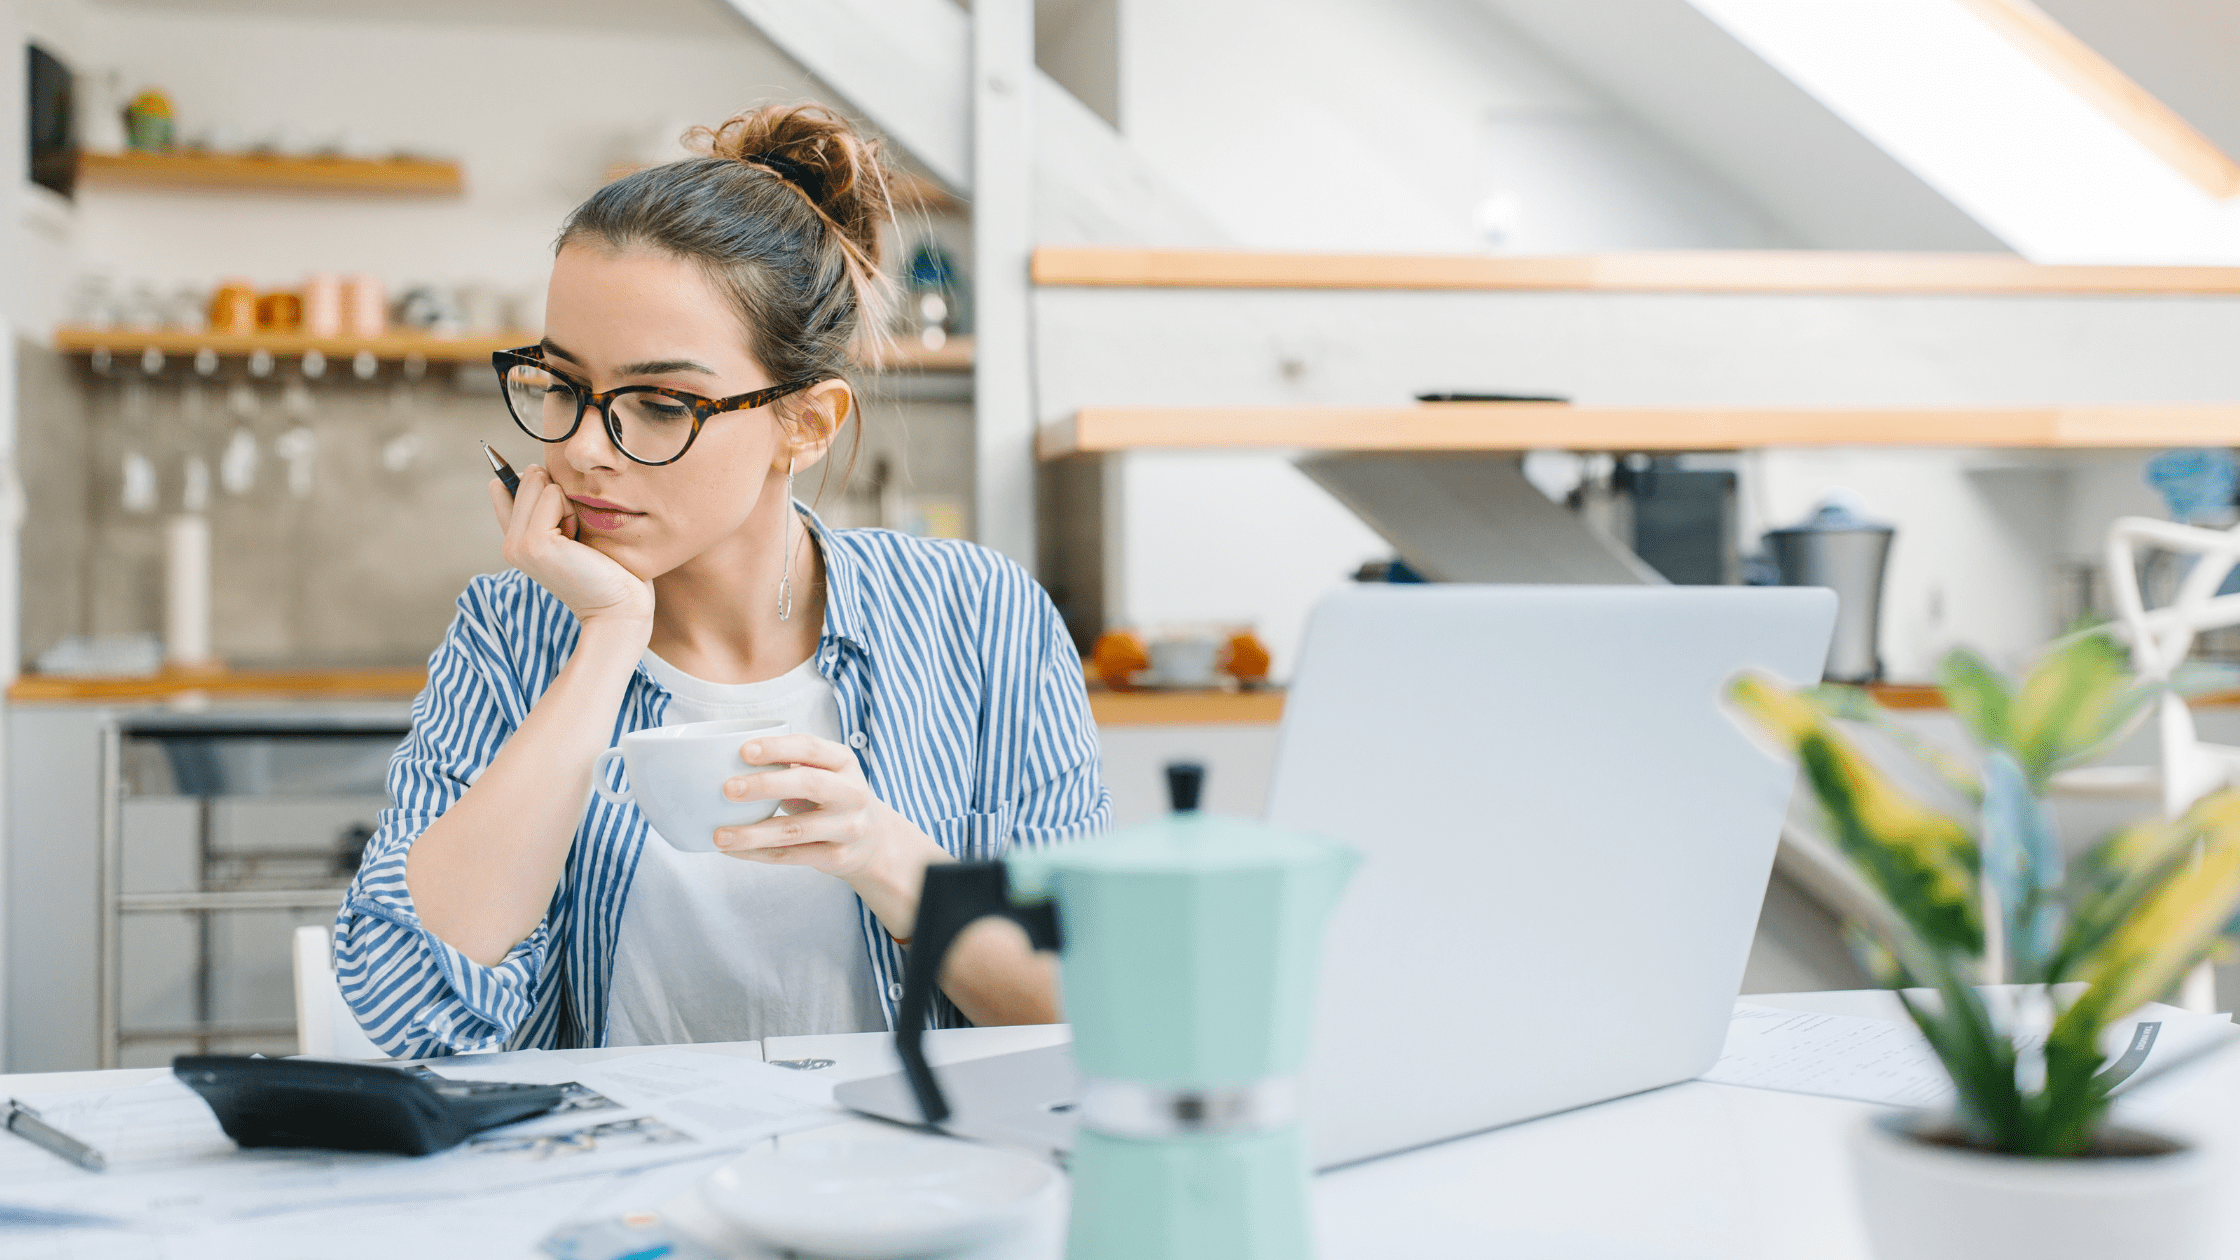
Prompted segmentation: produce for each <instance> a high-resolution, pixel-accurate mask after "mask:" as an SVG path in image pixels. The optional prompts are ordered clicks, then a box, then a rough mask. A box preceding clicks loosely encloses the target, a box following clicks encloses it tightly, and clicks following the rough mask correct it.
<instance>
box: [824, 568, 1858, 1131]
mask: <svg viewBox="0 0 2240 1260" xmlns="http://www.w3.org/2000/svg"><path fill="white" fill-rule="evenodd" d="M1835 610H1836V601H1835V596H1834V594H1833V593H1832V592H1829V591H1825V590H1817V589H1799V588H1744V587H1669V586H1668V587H1579V586H1442V585H1431V586H1388V587H1374V586H1369V587H1361V588H1357V589H1349V590H1346V591H1342V592H1339V593H1337V594H1333V595H1331V596H1330V597H1329V598H1327V599H1325V600H1324V601H1323V602H1322V603H1321V604H1320V605H1319V606H1317V608H1316V609H1315V612H1314V616H1313V618H1312V620H1311V621H1310V622H1309V623H1308V626H1307V635H1306V644H1305V647H1304V649H1303V651H1302V653H1301V656H1300V660H1299V664H1298V668H1297V669H1296V670H1295V671H1294V674H1295V680H1294V683H1293V685H1292V688H1291V692H1290V696H1289V698H1288V700H1287V702H1286V704H1285V707H1284V715H1283V726H1282V730H1281V734H1280V737H1279V745H1278V749H1277V754H1276V767H1275V779H1274V783H1273V785H1272V787H1271V790H1270V793H1269V801H1268V818H1269V821H1271V822H1275V823H1279V824H1283V825H1285V826H1290V827H1296V828H1299V829H1302V830H1310V831H1316V832H1320V833H1322V834H1325V835H1330V836H1335V837H1337V838H1339V839H1342V840H1345V841H1347V842H1348V843H1350V844H1352V845H1354V846H1355V847H1356V848H1358V849H1359V850H1360V851H1361V854H1362V856H1363V858H1364V859H1365V860H1364V861H1363V863H1362V865H1361V868H1360V869H1359V871H1358V872H1357V873H1356V874H1355V876H1354V880H1353V884H1352V886H1351V887H1350V888H1349V889H1348V891H1347V893H1346V896H1345V900H1344V902H1343V904H1341V906H1340V907H1339V909H1338V912H1337V915H1336V916H1335V918H1334V919H1333V921H1332V923H1331V925H1330V931H1329V935H1328V938H1327V940H1328V947H1327V953H1326V955H1325V959H1324V966H1323V974H1322V991H1321V997H1320V1004H1319V1018H1318V1021H1317V1028H1316V1032H1315V1043H1314V1048H1313V1052H1312V1054H1311V1056H1310V1060H1309V1065H1308V1069H1307V1081H1306V1100H1307V1101H1306V1107H1307V1116H1308V1131H1309V1137H1310V1141H1311V1144H1312V1149H1313V1153H1314V1162H1315V1165H1316V1166H1317V1167H1318V1168H1328V1167H1332V1166H1335V1165H1338V1164H1345V1163H1351V1162H1354V1161H1356V1160H1362V1159H1368V1158H1371V1157H1374V1156H1378V1155H1384V1154H1388V1153H1390V1152H1393V1151H1398V1150H1404V1149H1407V1148H1409V1147H1413V1146H1421V1145H1425V1144H1427V1143H1431V1142H1437V1141H1442V1140H1445V1139H1447V1138H1453V1137H1459V1136H1461V1135H1464V1134H1468V1133H1475V1132H1479V1131H1481V1130H1484V1129H1490V1128H1494V1127H1496V1126H1499V1125H1503V1124H1509V1123H1513V1122H1515V1121H1519V1120H1526V1119H1530V1118H1532V1117H1535V1116H1543V1115H1547V1114H1550V1113H1552V1112H1557V1111H1563V1110H1567V1109H1569V1108H1572V1107H1579V1106H1584V1105H1586V1104H1588V1103H1594V1102H1600V1101H1602V1100H1604V1099H1609V1098H1615V1097H1618V1096H1620V1095H1623V1094H1630V1093H1636V1092H1639V1091H1642V1090H1647V1089H1654V1088H1657V1087H1659V1086H1663V1085H1669V1084H1672V1083H1674V1082H1677V1081H1684V1080H1689V1079H1691V1078H1693V1077H1695V1076H1697V1075H1699V1074H1701V1073H1702V1072H1703V1071H1704V1070H1705V1069H1706V1068H1708V1067H1709V1066H1710V1065H1711V1063H1712V1061H1713V1060H1714V1059H1715V1058H1717V1057H1718V1054H1719V1048H1720V1045H1721V1043H1722V1040H1723V1038H1724V1036H1725V1032H1726V1026H1727V1019H1728V1015H1729V1012H1730V1010H1731V1008H1732V1004H1733V1000H1734V997H1735V993H1736V991H1737V989H1738V988H1739V987H1740V985H1741V982H1742V969H1743V964H1744V962H1745V961H1746V959H1747V958H1748V956H1749V952H1750V943H1751V939H1752V935H1753V931H1754V929H1755V927H1756V924H1757V919H1758V907H1759V903H1760V902H1761V901H1762V900H1763V898H1764V895H1765V887H1766V879H1767V876H1768V874H1769V873H1770V871H1771V869H1772V865H1773V854H1774V848H1775V845H1776V843H1777V842H1778V838H1779V834H1780V828H1781V819H1782V815H1783V812H1784V811H1785V809H1786V807H1787V804H1788V799H1789V791H1790V786H1791V781H1792V778H1793V775H1792V772H1791V770H1790V768H1789V767H1788V766H1787V765H1786V764H1784V763H1782V762H1781V761H1779V760H1777V759H1775V758H1774V757H1772V756H1770V755H1768V754H1767V753H1765V752H1764V751H1762V750H1761V749H1759V748H1758V747H1757V746H1755V745H1754V744H1752V743H1751V742H1750V740H1749V739H1748V738H1746V737H1745V736H1744V734H1743V732H1742V731H1741V729H1739V728H1738V727H1737V726H1736V725H1735V724H1734V723H1733V721H1732V720H1731V719H1730V718H1729V717H1728V716H1727V715H1726V713H1725V712H1724V711H1723V710H1722V708H1721V707H1720V704H1719V693H1720V690H1721V688H1722V687H1723V686H1724V684H1725V683H1726V681H1727V680H1728V679H1729V678H1731V677H1732V676H1733V675H1734V674H1735V673H1736V671H1738V670H1742V669H1745V668H1757V669H1764V670H1769V671H1771V672H1773V673H1774V674H1777V675H1780V676H1781V677H1784V678H1788V679H1792V680H1809V679H1813V678H1817V677H1818V676H1819V673H1820V667H1821V663H1822V661H1823V660H1824V659H1825V658H1826V655H1827V650H1828V637H1829V634H1830V632H1831V630H1832V628H1833V626H1834V621H1835ZM939 1071H940V1075H941V1080H942V1086H943V1090H944V1092H945V1093H946V1094H947V1096H948V1098H949V1101H950V1104H951V1106H952V1108H953V1109H954V1112H955V1114H954V1115H953V1116H952V1117H951V1119H950V1121H949V1122H948V1124H947V1125H946V1126H945V1127H946V1128H948V1129H949V1130H950V1131H951V1132H954V1133H957V1134H959V1135H960V1136H966V1137H976V1138H982V1139H985V1140H990V1141H996V1142H1001V1143H1004V1144H1006V1145H1012V1146H1019V1147H1024V1148H1028V1149H1036V1150H1042V1151H1046V1152H1050V1153H1054V1154H1058V1155H1060V1156H1062V1155H1063V1153H1064V1152H1065V1151H1066V1150H1067V1149H1069V1148H1070V1145H1071V1142H1072V1131H1071V1119H1070V1116H1071V1108H1070V1105H1069V1104H1070V1102H1071V1098H1072V1089H1073V1082H1074V1076H1073V1069H1072V1062H1071V1057H1070V1054H1069V1053H1068V1050H1067V1048H1066V1047H1062V1046H1061V1047H1056V1048H1052V1049H1046V1050H1034V1051H1027V1052H1024V1053H1021V1054H1015V1055H1004V1056H1000V1057H998V1058H991V1059H982V1060H977V1061H974V1062H969V1063H960V1064H956V1065H954V1066H950V1067H945V1068H941V1069H939ZM838 1095H839V1099H840V1101H841V1103H842V1104H844V1105H846V1106H850V1107H854V1108H856V1109H858V1110H860V1111H864V1112H867V1113H870V1114H873V1115H880V1116H886V1117H890V1118H893V1119H898V1120H904V1121H910V1122H916V1121H917V1120H918V1119H919V1118H920V1117H919V1115H918V1111H917V1107H916V1104H915V1103H914V1102H913V1101H912V1099H911V1094H910V1091H909V1088H908V1086H907V1084H906V1083H905V1082H904V1081H903V1079H902V1078H901V1076H900V1075H899V1074H898V1075H895V1076H887V1077H877V1078H873V1079H869V1080H862V1081H855V1082H850V1083H848V1084H845V1085H842V1086H841V1087H840V1089H839V1091H838Z"/></svg>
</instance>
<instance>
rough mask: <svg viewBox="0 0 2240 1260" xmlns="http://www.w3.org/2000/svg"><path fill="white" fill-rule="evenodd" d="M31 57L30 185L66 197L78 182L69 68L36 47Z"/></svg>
mask: <svg viewBox="0 0 2240 1260" xmlns="http://www.w3.org/2000/svg"><path fill="white" fill-rule="evenodd" d="M25 48H26V49H27V50H28V51H29V52H30V54H31V73H30V74H29V75H28V76H26V81H27V82H28V83H29V84H30V87H31V101H30V108H29V109H27V110H25V111H24V113H25V114H26V115H28V116H29V118H30V119H31V147H30V153H31V172H30V174H31V182H32V183H34V184H39V185H42V186H44V187H47V188H52V189H54V190H55V191H56V192H58V193H61V194H62V195H63V196H65V197H67V196H69V195H70V190H71V188H72V187H73V186H75V185H76V183H77V179H78V131H77V118H76V111H75V110H74V109H73V108H72V103H71V94H70V67H68V66H66V65H63V64H62V62H61V61H60V60H58V59H56V57H55V55H54V54H53V53H50V52H48V51H47V50H46V49H44V48H41V47H39V46H38V45H37V44H27V45H25Z"/></svg>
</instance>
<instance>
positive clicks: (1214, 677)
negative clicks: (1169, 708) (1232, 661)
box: [1146, 634, 1221, 687]
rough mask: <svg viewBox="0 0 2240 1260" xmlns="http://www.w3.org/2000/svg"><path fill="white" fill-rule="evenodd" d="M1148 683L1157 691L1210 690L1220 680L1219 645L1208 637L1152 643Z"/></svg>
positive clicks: (1172, 638)
mask: <svg viewBox="0 0 2240 1260" xmlns="http://www.w3.org/2000/svg"><path fill="white" fill-rule="evenodd" d="M1146 650H1147V651H1148V652H1149V654H1150V656H1151V677H1150V679H1149V681H1150V682H1151V683H1152V684H1153V685H1154V686H1159V687H1210V686H1212V685H1214V684H1215V683H1216V682H1219V681H1220V679H1221V641H1220V640H1219V639H1216V638H1214V637H1213V636H1212V635H1210V634H1183V635H1170V636H1167V637H1165V638H1158V639H1153V640H1152V641H1151V642H1150V644H1148V645H1147V648H1146Z"/></svg>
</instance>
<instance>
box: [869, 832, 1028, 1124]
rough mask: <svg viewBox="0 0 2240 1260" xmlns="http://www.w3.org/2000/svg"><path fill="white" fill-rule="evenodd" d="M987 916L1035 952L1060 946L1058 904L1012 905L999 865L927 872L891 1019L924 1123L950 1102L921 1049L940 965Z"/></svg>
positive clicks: (944, 1112)
mask: <svg viewBox="0 0 2240 1260" xmlns="http://www.w3.org/2000/svg"><path fill="white" fill-rule="evenodd" d="M991 915H992V916H995V917H998V918H1004V919H1009V920H1011V921H1012V922H1014V923H1017V924H1018V925H1019V926H1020V927H1022V928H1025V929H1026V930H1027V941H1028V942H1029V943H1030V944H1032V945H1033V946H1034V947H1035V948H1036V949H1057V948H1058V947H1059V945H1060V939H1059V935H1058V907H1057V904H1056V903H1055V902H1050V901H1039V902H1033V903H1030V904H1027V905H1018V904H1016V903H1014V902H1013V901H1012V900H1011V876H1010V872H1009V871H1008V870H1007V869H1006V868H1005V867H1004V864H1003V863H1001V862H942V863H938V864H936V865H933V866H929V867H927V868H926V882H925V889H924V891H922V892H921V893H919V894H918V922H917V925H916V927H914V928H913V929H912V930H911V933H910V957H909V966H908V968H907V969H906V970H905V971H904V973H903V979H902V1006H901V1009H899V1010H897V1011H896V1012H895V1017H894V1050H895V1054H896V1055H897V1056H899V1057H900V1058H901V1059H902V1071H903V1074H904V1075H906V1076H907V1077H909V1079H910V1092H911V1093H913V1094H916V1095H917V1097H918V1110H919V1111H921V1112H923V1113H924V1115H925V1118H926V1123H927V1124H939V1123H941V1122H942V1121H944V1120H946V1119H948V1118H949V1101H948V1100H947V1099H946V1098H943V1097H942V1096H941V1086H940V1085H939V1084H938V1083H937V1082H936V1081H935V1080H934V1079H933V1068H932V1067H931V1066H930V1065H928V1064H927V1063H926V1052H925V1046H924V1044H923V1043H924V1040H925V1030H926V1018H927V1016H928V1015H929V1014H930V1013H931V1012H932V1010H933V995H934V993H935V992H936V991H937V990H938V988H939V986H940V982H941V960H942V959H943V958H944V957H946V956H947V955H948V953H949V946H951V945H953V944H955V943H956V939H957V935H958V933H960V932H963V931H964V930H965V929H966V928H967V927H970V926H971V925H972V924H974V923H977V922H979V921H980V920H982V919H985V918H988V917H990V916H991Z"/></svg>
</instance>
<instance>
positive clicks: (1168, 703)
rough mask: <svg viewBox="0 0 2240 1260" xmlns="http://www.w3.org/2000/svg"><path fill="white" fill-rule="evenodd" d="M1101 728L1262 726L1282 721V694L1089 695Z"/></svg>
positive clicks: (1097, 690) (1102, 692)
mask: <svg viewBox="0 0 2240 1260" xmlns="http://www.w3.org/2000/svg"><path fill="white" fill-rule="evenodd" d="M1089 713H1090V715H1091V716H1093V717H1094V718H1096V721H1097V725H1099V726H1224V725H1228V726H1259V725H1268V724H1271V723H1274V722H1278V721H1281V720H1282V718H1283V693H1282V692H1281V691H1105V690H1103V689H1101V688H1092V689H1091V690H1090V692H1089Z"/></svg>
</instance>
